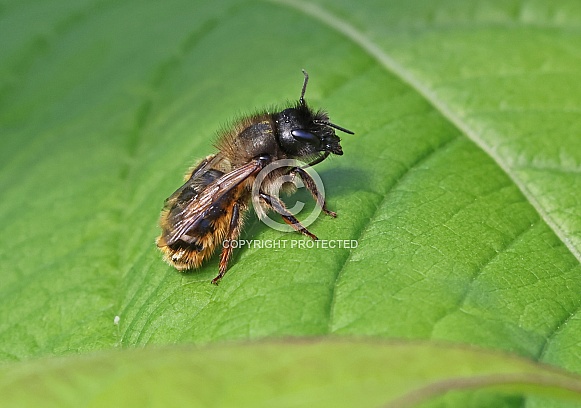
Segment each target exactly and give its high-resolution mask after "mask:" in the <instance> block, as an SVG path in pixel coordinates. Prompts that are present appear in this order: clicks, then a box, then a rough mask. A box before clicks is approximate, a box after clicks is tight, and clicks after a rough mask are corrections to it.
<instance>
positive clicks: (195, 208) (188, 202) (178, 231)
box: [157, 160, 262, 247]
mask: <svg viewBox="0 0 581 408" xmlns="http://www.w3.org/2000/svg"><path fill="white" fill-rule="evenodd" d="M261 169H262V166H261V164H260V163H259V162H258V161H257V160H253V161H251V162H248V163H247V164H245V165H243V166H240V167H238V168H236V169H234V170H232V171H230V172H228V173H225V174H223V175H221V176H220V177H218V178H216V179H215V180H213V181H212V182H211V183H210V184H208V185H207V186H205V187H203V188H202V189H201V191H200V192H199V194H197V195H195V196H191V194H190V197H189V199H186V198H184V197H183V192H184V191H185V188H186V187H187V186H192V184H195V183H196V182H197V178H196V177H192V178H190V180H188V181H187V182H186V184H184V186H182V187H181V188H180V189H178V190H177V191H176V192H175V193H174V194H172V195H171V196H170V197H169V198H168V199H167V200H166V208H167V210H168V224H167V225H166V226H165V228H164V231H163V232H162V235H161V237H160V239H159V241H158V244H157V245H158V246H159V247H163V246H167V245H171V244H173V243H175V242H176V241H177V240H178V239H180V237H181V236H182V235H184V234H185V233H187V232H188V231H189V230H190V229H192V228H194V227H195V226H196V223H198V222H200V221H201V220H203V219H204V218H205V217H206V216H207V215H208V213H209V212H210V211H211V210H213V209H214V208H213V205H214V204H215V203H218V202H220V200H221V199H222V198H223V197H224V196H225V195H226V194H228V193H229V192H231V191H232V189H234V188H236V187H237V186H238V185H239V184H240V183H242V182H243V181H244V180H246V179H247V178H248V177H250V176H252V175H255V174H257V173H258V172H259V171H260V170H261ZM196 172H197V170H196V171H194V173H196ZM201 176H202V174H200V177H201ZM198 187H199V186H198ZM195 188H196V187H194V189H195Z"/></svg>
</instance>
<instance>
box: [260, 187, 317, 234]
mask: <svg viewBox="0 0 581 408" xmlns="http://www.w3.org/2000/svg"><path fill="white" fill-rule="evenodd" d="M260 198H262V199H263V200H264V202H265V203H266V205H267V206H269V207H270V208H272V209H273V210H274V211H276V212H277V213H279V214H280V216H281V217H282V219H283V220H284V222H286V223H287V224H288V225H290V226H291V227H293V228H294V229H295V230H296V231H298V232H300V233H301V234H303V235H306V236H307V237H310V238H312V239H314V240H317V239H319V238H317V236H316V235H315V234H313V233H311V232H310V231H309V230H308V229H306V228H305V227H304V226H303V225H302V224H301V223H300V221H299V220H297V219H296V218H295V217H294V215H292V214H291V213H290V212H289V211H288V209H287V208H286V206H285V205H284V203H283V202H282V201H281V200H280V199H278V198H277V197H273V196H270V195H268V194H266V193H263V192H260Z"/></svg>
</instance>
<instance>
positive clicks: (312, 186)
mask: <svg viewBox="0 0 581 408" xmlns="http://www.w3.org/2000/svg"><path fill="white" fill-rule="evenodd" d="M290 174H292V175H293V176H295V175H298V176H299V177H300V178H301V179H302V180H303V182H304V183H305V187H306V188H307V190H309V192H310V193H311V195H312V196H313V198H314V199H315V201H317V204H318V205H319V207H321V209H322V210H323V212H324V213H325V214H327V215H330V216H331V217H333V218H335V217H337V213H336V212H334V211H330V210H329V209H327V203H326V202H325V197H324V196H323V194H320V193H319V189H318V188H317V183H315V180H313V178H312V177H311V176H310V175H309V173H307V172H306V171H305V170H303V169H302V168H300V167H295V168H294V169H292V170H291V172H290Z"/></svg>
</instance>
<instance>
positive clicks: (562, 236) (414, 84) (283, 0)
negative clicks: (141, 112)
mask: <svg viewBox="0 0 581 408" xmlns="http://www.w3.org/2000/svg"><path fill="white" fill-rule="evenodd" d="M269 1H270V2H273V3H276V4H280V5H283V6H286V7H289V8H292V9H294V10H296V11H298V12H300V13H302V14H304V15H306V16H307V17H311V18H314V19H316V20H318V21H319V22H321V23H323V24H325V25H326V26H327V27H329V28H330V29H333V30H335V31H337V32H338V33H340V34H341V35H343V36H344V37H346V38H347V39H348V40H350V41H351V42H353V43H354V44H356V45H357V46H359V47H360V48H361V49H362V50H363V51H364V52H366V53H367V54H368V55H369V56H371V57H372V58H373V59H375V60H376V61H377V62H378V63H379V64H380V66H382V67H383V68H384V69H385V70H386V71H388V72H389V73H390V74H392V75H394V76H396V77H397V78H399V79H400V80H401V81H402V82H403V83H405V84H407V85H408V86H409V87H410V88H412V89H413V90H414V91H416V92H417V93H418V94H419V95H420V96H421V97H423V98H424V99H425V100H426V101H427V102H428V103H429V104H430V105H431V106H432V107H433V108H434V109H435V110H436V111H438V112H439V113H440V114H441V115H442V116H443V117H444V118H445V119H446V120H447V121H449V122H450V123H451V124H452V125H453V126H455V127H456V128H457V129H458V130H460V132H462V133H463V134H464V135H465V136H466V137H468V138H469V139H470V140H472V141H473V142H474V143H475V144H476V145H477V146H478V147H479V148H480V149H482V150H483V151H484V153H485V154H487V155H488V156H489V157H490V158H492V160H493V161H494V162H495V163H496V164H497V165H498V166H499V167H500V168H501V169H502V170H503V171H504V172H505V173H506V174H507V175H508V177H509V178H510V179H511V180H512V182H513V183H514V184H515V185H516V186H517V188H518V189H519V190H520V191H521V193H522V194H523V195H524V196H525V198H526V199H527V201H528V202H529V203H530V204H531V205H532V206H533V208H534V209H535V210H536V211H537V213H538V214H539V215H540V217H541V219H542V220H543V221H544V222H545V223H547V225H548V226H549V228H550V229H551V230H552V231H553V232H554V233H555V234H556V235H557V237H558V238H559V240H560V241H561V242H562V243H563V244H564V245H565V246H566V247H567V249H568V250H569V251H570V252H571V253H572V254H573V256H574V257H575V258H576V259H577V261H579V262H581V251H579V249H577V248H576V247H575V245H574V244H573V242H571V240H570V239H569V238H568V236H567V234H566V232H565V231H563V229H561V228H560V227H559V224H558V222H557V221H556V220H554V219H553V218H552V217H551V216H550V214H549V213H548V212H547V211H546V210H545V209H544V208H543V206H542V205H541V204H540V203H539V201H538V200H537V199H536V197H535V196H534V194H532V193H531V192H530V191H529V189H528V188H527V186H526V184H525V183H524V182H523V181H522V180H521V179H520V178H519V177H518V176H517V174H515V172H514V171H513V168H512V167H510V165H509V164H508V163H507V162H506V161H504V160H503V158H502V157H501V156H500V155H498V154H497V153H496V152H495V151H494V149H493V148H492V147H491V146H489V145H487V144H486V143H485V141H484V140H483V139H482V138H481V137H480V136H479V135H478V133H477V132H476V131H475V130H474V129H472V128H471V127H470V126H469V125H468V123H466V122H465V121H464V120H463V118H462V117H461V116H459V115H458V114H457V113H456V112H455V111H454V110H453V108H452V107H451V106H450V105H448V104H447V103H446V102H444V101H443V100H442V99H441V98H440V97H439V96H438V94H437V93H436V92H435V91H434V90H432V89H431V88H429V87H428V86H427V85H426V84H424V83H423V82H422V81H421V80H420V79H419V78H417V77H416V76H414V75H413V74H412V72H411V71H410V70H409V69H407V68H406V67H405V66H404V65H402V64H400V63H399V62H398V61H397V60H396V59H395V58H394V57H392V56H391V55H389V54H388V53H387V52H385V51H384V50H383V49H381V48H380V47H379V45H377V44H376V43H374V42H373V41H372V40H370V39H369V38H367V37H366V36H365V34H363V33H362V32H361V31H359V30H357V28H355V27H354V26H353V25H351V24H349V23H348V22H347V21H345V20H342V19H341V18H339V17H338V16H336V15H334V14H332V13H330V12H328V11H326V10H324V9H323V8H321V7H320V6H318V5H316V4H314V3H303V2H301V1H297V0H269Z"/></svg>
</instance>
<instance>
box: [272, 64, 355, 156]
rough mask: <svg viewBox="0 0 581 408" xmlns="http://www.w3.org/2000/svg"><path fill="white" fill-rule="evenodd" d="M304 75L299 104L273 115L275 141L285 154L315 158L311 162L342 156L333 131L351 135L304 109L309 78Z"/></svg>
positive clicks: (337, 137)
mask: <svg viewBox="0 0 581 408" xmlns="http://www.w3.org/2000/svg"><path fill="white" fill-rule="evenodd" d="M303 73H304V74H305V81H304V83H303V89H302V92H301V97H300V99H299V102H298V103H297V104H296V105H295V106H294V107H292V108H287V109H285V110H283V111H282V112H280V113H278V114H276V115H275V118H276V122H277V128H278V129H277V133H278V142H279V144H280V147H281V148H282V149H283V150H284V151H285V152H286V153H287V154H288V155H290V156H292V157H294V158H309V157H310V158H314V160H315V161H314V163H318V162H320V161H322V160H324V159H325V158H326V157H327V156H328V155H329V154H330V153H333V154H336V155H342V154H343V149H341V144H340V143H339V142H340V141H341V139H340V138H339V136H337V135H336V134H335V129H337V130H340V131H342V132H345V133H349V134H353V132H351V131H350V130H347V129H345V128H343V127H341V126H337V125H335V124H333V123H331V122H329V116H328V115H327V113H326V112H323V111H317V112H314V111H312V110H311V109H310V108H309V107H308V106H307V104H306V102H305V99H304V96H305V90H306V89H307V82H308V80H309V76H308V75H307V73H306V72H305V71H304V70H303ZM314 163H313V164H314Z"/></svg>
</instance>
